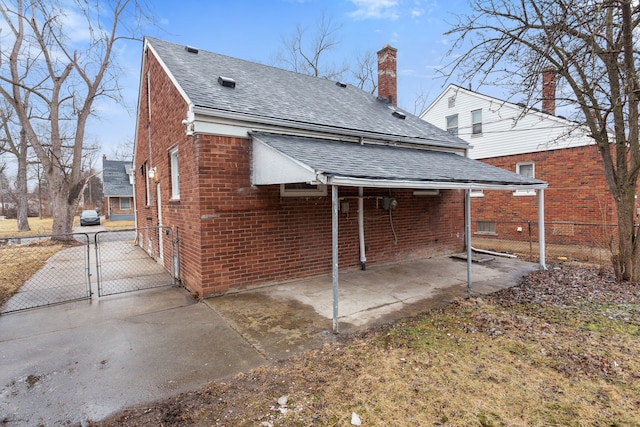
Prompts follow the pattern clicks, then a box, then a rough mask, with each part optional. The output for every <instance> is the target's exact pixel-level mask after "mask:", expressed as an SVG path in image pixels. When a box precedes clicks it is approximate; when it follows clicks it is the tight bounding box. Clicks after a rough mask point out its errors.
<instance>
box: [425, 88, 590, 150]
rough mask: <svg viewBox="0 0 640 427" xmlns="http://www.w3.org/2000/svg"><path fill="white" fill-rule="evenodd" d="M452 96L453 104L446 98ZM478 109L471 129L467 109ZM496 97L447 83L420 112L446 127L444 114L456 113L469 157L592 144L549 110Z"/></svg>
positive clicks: (469, 113)
mask: <svg viewBox="0 0 640 427" xmlns="http://www.w3.org/2000/svg"><path fill="white" fill-rule="evenodd" d="M451 97H455V105H454V106H450V102H449V99H450V98H451ZM478 109H482V134H481V135H472V133H471V111H474V110H478ZM522 113H523V108H522V107H520V106H518V105H515V104H512V103H509V102H505V101H501V100H499V99H496V98H492V97H489V96H485V95H482V94H479V93H476V92H472V91H469V90H466V89H463V88H460V87H458V86H455V85H450V86H449V87H447V89H445V91H444V92H443V93H442V94H441V95H440V96H439V97H438V98H437V99H436V100H435V101H434V102H433V103H432V104H431V105H430V106H429V107H428V108H427V109H426V110H425V111H424V113H422V115H421V116H420V118H421V119H423V120H425V121H427V122H429V123H431V124H433V125H435V126H438V127H439V128H441V129H446V128H447V119H446V118H447V117H448V116H451V115H454V114H458V136H459V137H460V138H462V139H464V140H465V141H467V142H468V143H469V144H471V145H472V146H473V148H471V150H469V157H471V158H473V159H486V158H489V157H499V156H507V155H514V154H523V153H533V152H539V151H546V150H556V149H561V148H569V147H579V146H584V145H591V144H593V139H592V138H590V137H588V136H587V132H586V131H585V129H584V128H582V127H578V125H577V124H576V123H573V122H571V121H568V120H566V119H563V118H560V117H556V116H552V115H549V114H545V113H541V112H537V111H529V113H527V114H526V115H524V116H522Z"/></svg>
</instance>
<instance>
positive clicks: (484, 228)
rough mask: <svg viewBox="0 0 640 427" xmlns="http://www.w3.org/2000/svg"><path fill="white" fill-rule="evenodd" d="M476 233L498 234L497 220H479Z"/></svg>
mask: <svg viewBox="0 0 640 427" xmlns="http://www.w3.org/2000/svg"><path fill="white" fill-rule="evenodd" d="M476 233H478V234H496V223H495V221H477V222H476Z"/></svg>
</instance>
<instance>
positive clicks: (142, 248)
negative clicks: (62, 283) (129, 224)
mask: <svg viewBox="0 0 640 427" xmlns="http://www.w3.org/2000/svg"><path fill="white" fill-rule="evenodd" d="M95 250H96V267H97V280H98V296H100V297H102V296H105V295H113V294H119V293H124V292H132V291H137V290H142V289H150V288H156V287H160V286H169V285H175V284H176V277H177V274H176V268H175V265H176V264H177V258H176V254H175V253H176V251H175V239H174V233H173V229H172V228H171V227H145V228H137V229H127V230H115V231H100V232H98V233H96V235H95Z"/></svg>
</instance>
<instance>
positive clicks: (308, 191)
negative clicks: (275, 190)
mask: <svg viewBox="0 0 640 427" xmlns="http://www.w3.org/2000/svg"><path fill="white" fill-rule="evenodd" d="M326 195H327V186H326V185H324V184H307V183H304V182H295V183H290V184H280V197H323V196H326Z"/></svg>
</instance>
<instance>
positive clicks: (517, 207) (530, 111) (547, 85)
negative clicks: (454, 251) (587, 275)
mask: <svg viewBox="0 0 640 427" xmlns="http://www.w3.org/2000/svg"><path fill="white" fill-rule="evenodd" d="M543 81H544V86H543V102H542V109H541V110H540V109H534V108H528V107H526V106H525V105H523V104H513V103H510V102H507V101H504V100H500V99H497V98H494V97H491V96H487V95H484V94H481V93H478V92H474V91H471V90H468V89H465V88H462V87H460V86H456V85H453V84H452V85H449V86H448V87H447V88H446V89H445V90H444V91H443V92H442V94H441V95H440V96H438V98H437V99H436V100H435V101H434V102H433V103H432V104H431V105H430V106H429V107H428V108H427V109H426V110H425V111H424V112H423V113H422V114H421V115H420V117H421V118H422V119H423V120H426V121H428V122H430V123H433V124H435V125H436V126H438V127H440V128H441V129H444V130H447V131H449V132H450V133H452V134H455V135H457V136H459V137H460V138H462V139H464V140H466V141H468V142H469V143H470V144H471V145H472V146H473V148H472V149H470V150H469V157H471V158H473V159H479V160H481V161H483V162H485V163H487V164H490V165H493V166H497V167H500V168H503V169H506V170H510V171H513V172H516V173H519V174H523V175H526V176H530V177H535V178H538V179H541V180H543V181H545V182H547V183H548V184H549V187H548V188H547V189H546V190H545V215H546V219H547V221H548V223H547V225H548V230H547V233H546V234H547V240H546V241H547V243H558V244H585V245H596V244H601V243H603V242H602V240H603V239H604V236H603V235H602V233H601V232H597V233H595V234H594V231H595V230H602V227H601V226H602V225H603V224H611V223H616V222H617V218H616V213H615V204H614V201H613V199H612V197H611V194H610V192H609V190H608V186H607V183H606V179H605V176H604V168H603V165H602V159H601V157H600V154H599V152H598V149H597V146H596V145H595V144H594V141H593V139H592V138H591V137H590V136H589V133H588V131H587V130H586V129H585V128H584V127H582V126H579V125H578V124H576V123H575V122H572V121H570V120H567V119H565V118H564V117H561V116H557V115H555V80H554V76H553V73H552V71H550V70H547V71H546V72H545V74H544V76H543ZM535 196H536V192H535V191H513V192H497V191H476V192H474V193H473V194H472V197H473V198H472V203H471V205H472V217H473V218H474V219H475V220H474V223H473V232H474V233H475V234H476V235H484V236H495V237H498V238H506V239H516V240H517V239H520V238H523V237H526V236H523V233H524V234H526V230H527V227H528V224H530V223H534V224H536V223H537V203H536V197H535Z"/></svg>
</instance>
